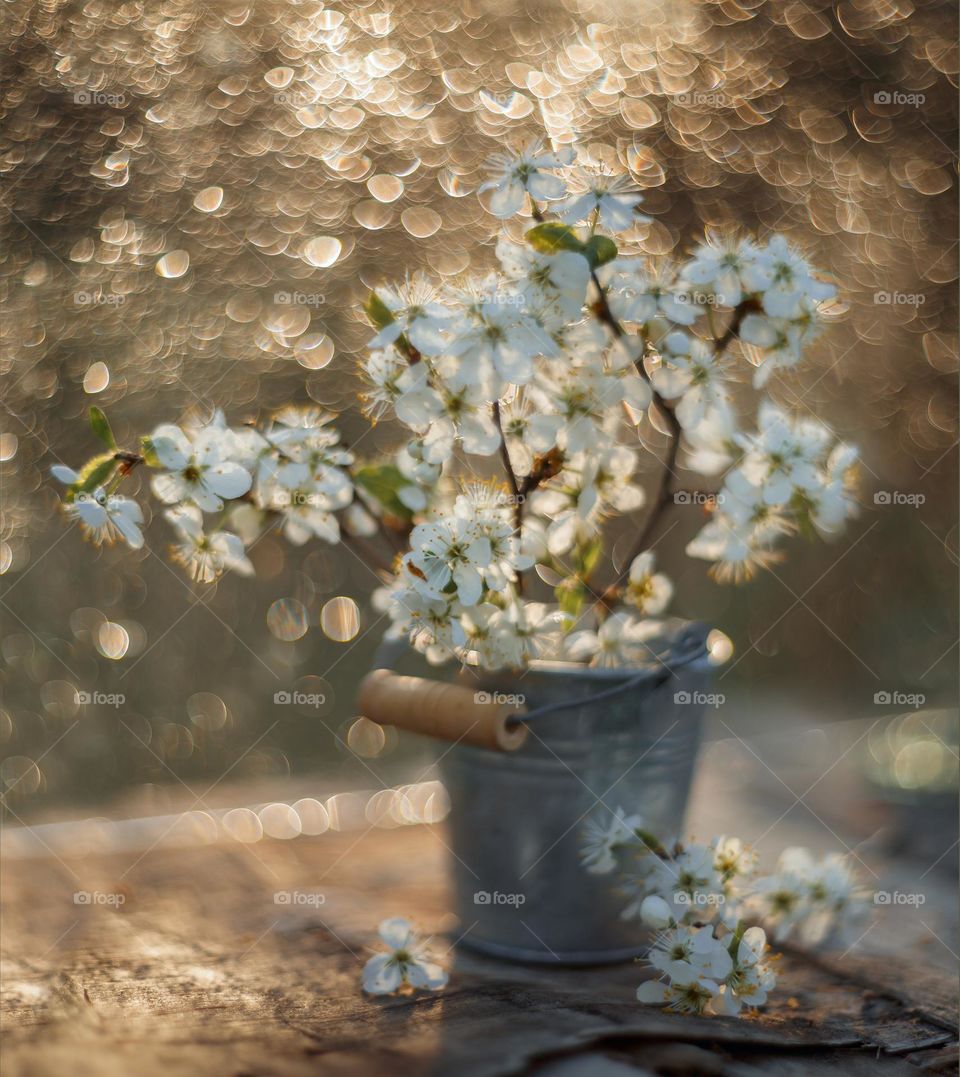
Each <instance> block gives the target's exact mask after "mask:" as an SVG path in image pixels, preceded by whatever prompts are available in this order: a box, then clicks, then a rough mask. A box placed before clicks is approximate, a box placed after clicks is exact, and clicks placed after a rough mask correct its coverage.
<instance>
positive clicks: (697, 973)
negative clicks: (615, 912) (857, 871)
mask: <svg viewBox="0 0 960 1077" xmlns="http://www.w3.org/2000/svg"><path fill="white" fill-rule="evenodd" d="M581 861H582V864H583V866H584V868H585V869H586V870H587V871H588V872H590V873H592V874H596V875H614V874H615V875H616V878H617V882H618V885H619V887H620V889H621V890H622V891H623V892H624V893H626V894H628V895H629V900H628V904H627V905H626V907H625V908H624V910H623V913H622V915H623V917H624V918H625V919H633V918H637V917H639V918H640V919H641V920H642V921H643V923H644V924H646V925H647V926H648V927H650V928H652V929H654V930H655V931H656V935H655V936H654V941H653V945H652V947H651V950H650V952H649V954H648V961H649V963H650V965H651V966H652V967H653V968H654V969H655V970H656V972H657V973H658V974H659V975H658V978H656V979H653V980H649V981H646V982H645V983H643V984H641V985H640V987H639V988H638V990H637V998H638V999H639V1000H640V1001H641V1002H645V1003H649V1004H658V1005H663V1006H666V1007H667V1008H668V1009H671V1010H676V1011H679V1012H684V1013H717V1014H728V1015H729V1014H736V1013H739V1012H740V1010H741V1009H742V1008H747V1009H753V1008H756V1007H757V1006H762V1005H763V1003H764V1002H765V1001H766V999H767V995H768V993H769V992H770V991H771V990H772V989H773V987H774V986H775V984H776V975H775V973H774V971H773V968H772V964H771V961H770V959H769V957H768V954H767V931H770V932H771V933H772V935H773V938H774V940H775V941H780V940H783V939H785V938H787V937H788V936H789V935H790V934H791V933H792V932H796V934H797V935H798V937H799V938H800V939H802V940H803V941H804V942H806V943H808V944H811V945H820V944H826V943H829V942H833V941H840V940H846V939H848V938H849V936H850V933H851V931H852V930H854V929H855V928H857V927H858V926H859V925H860V924H861V923H862V921H863V919H864V917H865V916H866V912H867V908H868V905H867V901H866V895H865V891H863V890H861V889H860V888H859V886H858V884H857V881H856V878H855V876H854V874H853V872H852V871H851V868H850V865H849V862H848V860H847V859H846V858H844V857H841V856H838V855H835V854H830V855H828V856H826V857H825V858H824V859H823V860H822V861H820V862H817V861H816V860H815V859H814V858H813V856H811V854H810V853H809V852H808V851H807V850H806V849H787V850H785V851H784V853H783V854H782V855H781V857H780V860H779V862H778V864H777V867H776V870H775V871H774V872H773V873H772V874H763V873H760V872H758V870H757V857H756V855H755V854H754V853H753V851H752V850H750V849H749V848H748V847H746V846H745V845H744V844H743V843H742V842H741V841H740V840H739V839H738V838H731V837H717V838H714V839H713V840H712V841H711V842H709V843H708V844H706V845H703V844H698V843H686V844H683V843H681V842H679V841H670V842H664V841H661V840H660V839H659V838H658V837H656V836H655V835H654V834H652V833H651V832H650V831H649V830H647V829H646V828H645V827H644V823H643V819H642V818H641V817H640V816H639V815H627V814H626V813H625V812H624V811H623V809H618V810H617V811H616V812H613V813H611V815H610V816H609V817H606V818H600V817H592V818H590V819H588V820H587V824H586V827H585V829H584V833H583V839H582V843H581Z"/></svg>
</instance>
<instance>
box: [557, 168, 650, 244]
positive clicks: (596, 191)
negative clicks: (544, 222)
mask: <svg viewBox="0 0 960 1077" xmlns="http://www.w3.org/2000/svg"><path fill="white" fill-rule="evenodd" d="M568 190H569V192H570V194H569V196H568V197H567V198H565V199H564V201H563V202H561V203H560V205H559V206H557V216H558V217H559V218H560V220H561V221H566V222H567V223H568V224H576V223H577V222H578V221H585V220H586V219H587V218H588V217H589V216H590V215H591V214H593V213H596V214H597V215H598V220H599V223H600V224H602V225H603V227H604V228H609V229H610V230H611V231H612V232H622V231H625V230H626V229H627V228H629V227H630V226H631V225H634V224H649V223H650V221H651V218H650V217H644V216H643V215H642V214H639V213H637V212H636V209H637V206H639V204H640V203H641V202H642V201H643V194H642V193H641V191H640V188H639V187H637V185H636V184H635V183H634V182H633V180H632V179H631V178H630V176H629V175H628V174H627V173H623V172H622V173H619V174H617V175H608V174H605V173H603V172H592V171H589V170H587V169H585V168H577V169H575V170H574V171H573V172H572V173H571V175H570V178H569V182H568Z"/></svg>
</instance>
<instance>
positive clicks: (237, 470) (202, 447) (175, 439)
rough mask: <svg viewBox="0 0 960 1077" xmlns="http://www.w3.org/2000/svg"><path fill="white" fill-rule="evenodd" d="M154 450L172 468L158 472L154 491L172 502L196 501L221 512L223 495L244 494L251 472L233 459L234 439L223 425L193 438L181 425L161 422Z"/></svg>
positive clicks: (199, 505) (153, 441)
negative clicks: (230, 437)
mask: <svg viewBox="0 0 960 1077" xmlns="http://www.w3.org/2000/svg"><path fill="white" fill-rule="evenodd" d="M150 442H151V445H152V447H153V451H154V452H155V453H156V455H157V458H158V460H159V461H160V463H161V465H162V466H163V467H165V468H167V469H168V470H167V471H166V472H164V473H162V474H159V475H154V477H153V480H152V484H151V485H152V487H153V492H154V493H155V494H156V496H157V497H158V498H159V499H160V500H161V501H163V502H165V503H166V504H168V505H174V504H177V503H179V502H192V503H193V504H194V505H196V506H197V508H199V509H202V510H203V511H204V512H219V510H220V509H222V508H223V500H222V499H223V498H228V499H230V498H235V497H242V496H243V495H244V494H245V493H246V492H247V491H248V490H249V489H250V487H251V485H252V483H253V479H252V477H251V475H250V472H248V471H247V470H245V469H244V468H243V467H242V466H241V465H240V464H237V463H235V462H234V461H232V460H231V459H229V452H230V439H229V437H228V436H227V435H226V434H225V433H224V432H223V431H222V430H220V429H218V428H216V427H214V428H204V429H203V430H200V431H198V432H197V434H196V435H195V437H194V439H193V441H192V442H191V441H190V440H189V439H188V438H187V436H186V434H185V433H184V432H183V431H182V430H181V429H180V427H178V426H173V425H172V424H169V423H168V424H164V425H162V426H158V427H157V428H156V430H154V432H153V433H152V434H151V436H150Z"/></svg>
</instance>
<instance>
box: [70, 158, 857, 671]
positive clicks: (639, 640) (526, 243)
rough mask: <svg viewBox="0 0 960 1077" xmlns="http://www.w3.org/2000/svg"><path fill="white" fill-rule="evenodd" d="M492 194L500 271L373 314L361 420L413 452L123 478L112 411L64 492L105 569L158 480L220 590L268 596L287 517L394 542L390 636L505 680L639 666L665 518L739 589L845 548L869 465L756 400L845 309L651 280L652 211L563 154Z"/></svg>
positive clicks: (767, 256)
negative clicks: (576, 667) (739, 392)
mask: <svg viewBox="0 0 960 1077" xmlns="http://www.w3.org/2000/svg"><path fill="white" fill-rule="evenodd" d="M481 192H482V193H483V196H484V197H485V198H486V200H487V205H488V208H489V210H490V211H491V212H492V213H493V214H494V215H496V216H497V217H499V218H501V219H502V221H503V225H502V232H501V234H500V235H499V237H498V238H497V240H496V246H495V254H496V263H497V264H496V267H495V268H493V269H491V270H490V272H489V273H487V274H486V275H481V276H478V277H475V278H472V279H467V280H464V281H462V282H461V283H460V284H459V286H457V287H452V286H444V287H439V286H437V285H434V284H432V283H431V282H430V281H429V280H428V279H427V278H426V277H424V276H422V275H420V274H416V275H413V276H411V277H408V278H407V279H406V281H405V282H404V283H402V284H399V285H398V286H396V287H395V288H388V287H383V288H379V289H377V290H376V291H375V292H374V293H372V294H371V295H370V297H369V299H368V301H367V303H366V305H365V311H366V315H367V317H368V318H369V320H370V321H371V323H372V324H373V326H374V329H375V335H374V336H373V338H372V339H371V341H370V345H369V347H370V352H369V355H368V356H366V357H365V358H364V360H363V361H362V376H363V379H364V381H365V382H366V387H365V391H364V393H363V402H364V407H365V410H366V413H367V414H368V415H369V417H370V419H371V420H372V421H376V420H378V419H380V418H383V417H387V416H389V417H390V418H393V419H396V420H398V421H399V423H400V425H401V426H403V427H404V428H406V430H407V431H408V436H407V438H406V440H405V441H404V443H403V444H402V445H401V446H400V447H399V448H398V450H397V451H396V453H395V455H393V457H392V458H390V459H389V460H386V461H384V460H382V459H381V460H377V461H363V460H359V459H357V458H356V456H355V455H354V454H353V453H351V452H349V451H347V450H346V449H345V448H344V447H343V446H342V445H341V443H340V437H339V434H338V433H337V430H336V427H335V425H334V418H335V417H334V416H331V415H329V414H326V413H323V412H321V411H319V410H316V409H313V410H311V409H307V410H303V409H296V408H289V409H287V410H285V411H283V412H281V413H280V414H278V415H276V416H274V417H272V418H271V419H270V420H269V421H267V422H263V423H259V424H256V425H249V426H240V427H232V426H230V425H228V424H227V422H226V421H225V419H224V417H223V416H222V415H221V414H217V415H216V416H215V417H214V419H213V420H212V421H211V422H208V423H207V424H206V425H193V426H191V425H189V424H187V425H184V426H183V427H181V426H175V425H171V424H163V425H160V426H158V427H157V428H156V429H155V430H154V431H153V432H152V433H151V434H149V435H148V436H147V437H145V438H143V439H142V441H141V443H140V445H139V446H138V448H137V449H136V450H131V451H127V450H121V449H120V448H119V447H118V446H117V444H116V442H115V440H114V437H113V434H112V432H111V429H110V426H109V423H108V422H107V419H106V417H105V416H104V415H103V413H102V412H101V411H99V410H98V409H93V410H92V412H91V420H92V423H93V427H94V430H95V432H96V433H97V434H98V435H99V436H100V437H101V439H102V440H103V441H104V442H105V447H106V451H105V452H103V453H101V454H100V455H98V456H95V457H94V458H93V459H92V460H90V461H88V462H87V464H86V465H85V466H84V467H83V468H81V469H80V470H79V471H76V472H75V471H73V470H72V469H69V468H65V467H57V468H55V469H54V474H55V476H56V477H57V478H58V479H60V480H61V481H63V482H64V483H66V484H67V486H68V491H67V495H66V508H67V512H68V513H69V514H70V515H71V516H72V517H75V518H76V519H78V520H79V521H80V523H81V524H82V525H83V527H84V528H85V530H86V531H87V532H88V534H89V536H90V537H91V538H92V539H93V540H94V541H95V542H97V543H100V542H104V541H110V540H113V539H115V538H118V537H119V538H122V539H123V540H125V541H126V542H128V543H129V544H130V545H131V546H133V547H135V548H136V547H139V546H140V545H142V543H143V536H142V532H141V525H142V523H143V515H142V511H141V509H140V507H139V505H138V504H136V503H135V502H134V501H131V500H130V499H128V498H127V497H125V496H123V495H122V494H121V493H120V492H119V487H120V485H121V484H122V482H123V481H124V479H125V477H126V476H127V475H129V474H130V473H131V472H132V471H133V470H134V469H135V468H138V467H140V466H142V465H143V466H146V467H147V468H149V469H150V470H151V472H152V478H151V483H150V486H151V489H152V491H153V494H154V495H155V497H156V498H157V499H158V500H159V501H160V502H161V503H162V505H163V506H164V515H165V516H166V518H167V520H168V521H169V523H170V525H171V526H172V528H173V531H174V534H175V536H176V537H175V541H174V543H173V546H172V556H173V557H174V559H176V560H177V561H179V562H181V563H182V564H183V565H184V566H185V567H186V568H187V570H188V571H189V573H190V574H191V575H192V576H193V577H194V578H195V579H198V580H201V581H204V582H210V581H213V580H215V579H216V578H217V577H218V576H219V575H220V574H221V573H223V572H224V571H227V570H230V571H234V572H239V573H242V574H245V573H250V572H251V571H252V565H251V563H250V561H249V560H248V558H247V556H246V554H245V552H244V551H245V548H246V547H247V546H248V545H249V544H250V543H251V542H253V541H255V539H256V537H257V536H258V535H259V534H260V533H261V532H262V530H263V529H264V528H265V527H266V526H268V525H271V524H276V522H277V517H278V516H279V517H280V518H281V519H282V529H283V532H284V534H285V536H286V537H287V538H288V539H289V540H290V541H291V542H293V543H297V544H300V543H305V542H307V541H309V540H313V539H318V540H320V541H321V542H326V543H336V542H338V541H345V542H356V543H357V544H358V545H361V546H362V547H363V548H364V549H365V550H368V549H369V545H370V543H371V541H372V539H373V537H374V536H375V535H377V534H379V535H381V536H382V538H383V539H384V540H385V541H386V542H387V543H388V548H389V549H390V551H391V553H393V554H395V556H393V560H392V563H391V564H389V565H388V566H387V568H386V571H385V574H384V587H383V589H382V590H381V591H380V592H379V593H378V594H377V595H376V596H375V602H376V604H377V606H378V608H380V609H381V610H384V611H386V612H387V613H388V614H389V617H390V621H391V629H390V632H391V634H392V635H394V636H397V637H407V638H408V639H409V640H410V642H411V643H412V645H413V646H414V647H415V648H416V649H417V650H418V651H420V652H422V653H423V654H424V655H426V657H427V658H428V659H429V660H430V661H431V662H438V663H439V662H443V661H447V660H450V659H453V660H455V661H458V662H461V663H467V664H473V665H478V666H481V667H485V668H488V669H496V668H503V667H519V666H523V665H524V664H526V663H528V662H529V661H530V660H532V659H536V658H541V657H549V658H565V659H568V660H571V661H577V662H585V663H590V664H592V665H601V666H618V665H624V666H630V665H635V664H637V662H638V661H640V659H641V657H642V655H641V652H642V650H643V648H644V640H645V639H647V638H648V637H649V636H650V635H651V634H653V632H655V631H656V629H657V624H656V620H655V619H656V618H657V617H659V616H660V615H661V614H663V613H664V611H665V609H666V607H667V605H668V603H669V601H670V597H671V590H672V588H671V584H670V581H669V580H668V579H667V578H666V577H665V576H664V575H663V574H662V573H660V572H659V571H658V570H657V566H656V564H655V560H654V554H653V552H652V550H651V545H652V543H653V541H654V540H655V538H656V535H657V531H658V528H659V527H660V524H661V522H662V517H663V514H664V513H665V512H666V511H667V510H668V508H670V507H671V506H673V505H681V506H682V505H684V504H686V505H695V506H698V507H699V508H703V509H705V510H706V513H707V519H706V522H705V524H704V526H703V528H702V529H701V530H700V532H699V534H697V535H696V536H695V537H694V538H693V540H692V541H691V542H690V543H689V545H688V546H687V549H686V552H687V554H689V555H690V556H691V557H695V558H702V559H705V560H707V561H709V562H711V563H712V566H713V568H712V572H713V575H714V576H715V577H716V579H717V580H720V581H725V580H734V581H737V580H743V579H746V578H748V577H750V576H751V575H752V574H753V572H754V571H755V570H756V569H757V568H762V567H764V566H767V565H770V564H772V563H774V562H775V561H776V560H777V559H778V558H779V557H780V556H781V553H780V546H781V544H782V542H783V540H784V539H785V538H787V537H788V536H790V535H791V534H793V533H795V532H798V531H806V532H809V533H814V532H818V533H820V534H822V535H824V536H827V537H829V536H832V535H834V534H836V533H837V532H838V531H839V530H840V529H841V528H842V527H843V525H844V523H845V520H846V518H847V517H848V516H849V515H851V513H852V511H853V509H854V504H853V501H852V499H851V494H850V478H851V471H852V468H853V464H854V461H855V455H856V454H855V451H854V450H853V449H852V448H851V447H850V446H848V445H846V444H843V443H841V442H839V441H838V440H837V438H836V437H835V436H834V434H833V433H832V432H831V431H830V430H829V429H828V428H827V427H826V426H824V425H823V424H822V423H820V422H818V421H815V420H811V419H808V418H802V417H801V418H797V417H794V416H791V415H789V414H787V413H786V412H784V411H783V410H782V409H781V408H780V407H778V406H777V405H776V404H774V403H773V402H772V401H771V400H769V399H764V398H762V391H763V390H764V389H765V388H766V387H767V386H768V384H769V383H770V380H771V375H773V374H774V373H775V372H777V371H779V370H783V369H786V368H789V367H793V366H795V365H796V364H797V363H798V362H799V361H800V359H801V357H802V354H803V350H804V348H805V346H806V345H807V344H809V343H810V342H811V341H812V340H813V339H814V338H815V337H816V336H817V334H818V333H819V332H820V329H821V326H822V311H821V307H822V305H823V303H824V301H826V300H829V299H831V298H832V297H833V296H834V294H835V289H834V287H833V286H832V285H831V284H829V283H826V282H824V281H823V280H822V279H821V278H820V277H819V276H818V275H817V274H816V272H815V271H814V270H813V269H812V268H811V266H810V265H809V264H808V262H807V261H806V260H805V258H804V257H803V256H802V254H801V253H800V252H799V251H797V250H796V249H795V248H794V247H793V246H792V245H791V244H790V243H788V242H787V241H786V240H785V239H784V238H783V237H782V236H778V235H774V236H769V237H766V238H765V239H762V240H753V239H747V238H740V237H735V236H732V235H712V234H711V235H708V236H707V237H706V239H705V241H704V242H703V243H701V244H700V245H699V246H697V247H696V249H695V250H694V251H693V253H692V255H691V256H690V257H689V258H688V259H687V260H686V261H684V262H680V263H675V262H673V261H670V260H665V259H660V260H655V259H651V258H648V257H645V256H642V255H641V253H640V240H641V238H642V236H643V235H644V231H645V228H646V226H647V225H648V224H649V223H650V222H649V218H646V217H643V216H641V215H640V214H639V213H638V212H637V207H638V205H639V203H640V201H641V195H640V192H639V191H638V190H637V189H636V188H635V187H633V186H632V184H631V183H630V181H629V178H628V177H627V176H625V175H609V174H606V173H605V172H604V171H603V170H602V169H591V168H590V167H587V166H586V165H583V166H580V167H575V166H574V153H573V152H572V151H571V150H569V149H563V150H560V151H556V152H550V151H547V150H546V149H545V148H544V147H542V146H541V145H539V144H535V145H530V146H528V147H526V148H525V149H524V150H523V151H522V152H520V153H519V154H516V155H510V156H504V157H502V158H501V159H498V160H497V161H496V169H495V172H494V174H493V176H492V178H491V179H490V181H489V182H488V183H486V184H484V185H483V187H482V188H481ZM734 347H735V348H736V352H737V353H738V354H732V351H733V349H734ZM737 362H740V363H749V364H751V365H752V367H753V382H754V386H755V387H756V389H757V390H758V391H760V394H758V395H761V399H760V401H759V405H758V412H757V417H756V422H755V424H754V423H747V422H746V421H745V416H743V415H742V414H741V410H742V409H741V408H740V407H739V406H737V405H735V403H734V400H733V394H732V386H733V383H734V379H735V377H736V372H735V369H734V367H735V364H736V363H737ZM651 430H653V431H655V432H656V433H657V434H659V435H660V438H659V439H657V438H654V441H655V442H656V441H657V440H660V439H662V440H663V441H664V442H665V447H663V448H661V449H659V450H658V451H657V452H655V451H654V450H653V449H651V448H649V447H648V446H647V445H646V444H645V443H643V442H642V441H641V432H643V433H644V437H646V438H647V440H650V439H649V436H648V435H649V432H650V431H651ZM651 464H653V465H654V466H655V468H656V471H657V477H656V478H655V480H654V481H653V483H652V485H653V490H652V492H649V491H645V490H644V488H643V484H642V482H641V479H642V477H643V476H644V475H645V473H647V472H648V471H650V470H651V468H650V465H651ZM680 467H683V468H686V469H687V470H689V471H691V472H696V473H699V474H700V475H703V476H706V478H707V480H708V481H707V485H708V486H709V487H710V489H709V490H700V489H694V488H692V487H691V484H689V483H687V482H681V481H680V478H679V475H678V469H679V468H680ZM616 517H626V518H627V519H626V520H625V521H619V522H613V521H614V520H615V518H616ZM610 527H614V528H616V529H617V533H618V534H619V535H620V536H624V535H626V536H627V537H626V539H625V540H623V541H622V545H623V546H624V548H625V550H626V552H625V553H624V554H623V555H622V556H616V557H614V556H613V553H612V552H611V551H612V544H611V542H610V536H609V535H606V536H605V532H606V531H608V530H609V529H610ZM605 537H606V542H605Z"/></svg>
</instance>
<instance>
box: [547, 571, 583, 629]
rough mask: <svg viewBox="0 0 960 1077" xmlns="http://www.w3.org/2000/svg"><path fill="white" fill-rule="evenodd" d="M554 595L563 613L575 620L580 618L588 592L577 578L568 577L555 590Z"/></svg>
mask: <svg viewBox="0 0 960 1077" xmlns="http://www.w3.org/2000/svg"><path fill="white" fill-rule="evenodd" d="M553 593H554V595H555V596H556V599H557V604H558V605H559V606H560V611H561V612H562V613H566V614H567V615H568V616H570V617H572V618H574V619H576V618H577V617H579V616H580V610H581V609H583V600H584V598H585V597H586V591H585V590H584V588H583V586H582V584H581V583H580V581H579V580H578V579H577V578H576V576H568V577H567V578H566V579H565V580H564V581H563V582H562V583H560V584H558V585H557V586H556V587H555V588H554V591H553Z"/></svg>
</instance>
